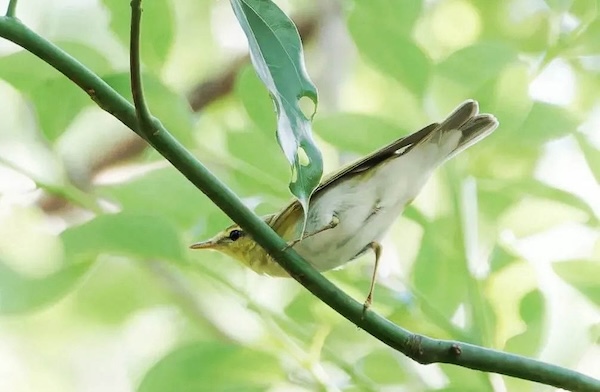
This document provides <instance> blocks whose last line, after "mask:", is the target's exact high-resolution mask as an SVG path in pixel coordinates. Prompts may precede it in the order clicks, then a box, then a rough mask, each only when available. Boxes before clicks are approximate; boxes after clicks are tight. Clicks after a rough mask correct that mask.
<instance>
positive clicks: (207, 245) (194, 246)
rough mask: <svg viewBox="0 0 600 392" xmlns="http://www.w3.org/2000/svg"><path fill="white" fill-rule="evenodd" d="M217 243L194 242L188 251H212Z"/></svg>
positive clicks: (208, 241)
mask: <svg viewBox="0 0 600 392" xmlns="http://www.w3.org/2000/svg"><path fill="white" fill-rule="evenodd" d="M216 245H217V243H216V242H215V241H213V240H207V241H202V242H196V243H195V244H192V245H190V249H214V248H215V247H216Z"/></svg>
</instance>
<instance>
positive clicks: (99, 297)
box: [71, 257, 202, 325]
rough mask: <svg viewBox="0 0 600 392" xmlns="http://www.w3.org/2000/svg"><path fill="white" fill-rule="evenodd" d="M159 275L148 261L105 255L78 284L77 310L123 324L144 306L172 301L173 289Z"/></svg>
mask: <svg viewBox="0 0 600 392" xmlns="http://www.w3.org/2000/svg"><path fill="white" fill-rule="evenodd" d="M165 268H166V266H165ZM157 275H158V274H157V273H152V272H151V271H150V268H148V266H147V265H145V263H135V262H131V260H129V259H126V260H124V259H123V258H122V257H119V258H102V259H101V260H99V261H98V262H97V263H96V264H95V265H94V268H93V269H92V270H91V271H90V273H89V274H88V276H87V277H86V279H85V281H84V282H83V283H82V284H81V285H79V286H78V288H77V291H76V295H74V296H73V298H72V301H71V304H72V306H73V310H74V311H75V312H76V313H77V315H78V317H82V318H83V317H85V318H87V319H88V320H89V321H92V322H94V323H103V324H114V325H118V324H121V325H122V324H123V323H126V322H127V319H129V318H130V317H132V315H134V314H135V313H136V312H138V311H140V310H144V309H148V308H151V307H155V306H162V305H165V304H172V302H171V301H172V300H173V298H172V292H169V290H168V289H167V287H166V286H165V284H164V282H162V281H161V279H157ZM107 288H110V289H107ZM198 290H202V288H201V287H199V288H198Z"/></svg>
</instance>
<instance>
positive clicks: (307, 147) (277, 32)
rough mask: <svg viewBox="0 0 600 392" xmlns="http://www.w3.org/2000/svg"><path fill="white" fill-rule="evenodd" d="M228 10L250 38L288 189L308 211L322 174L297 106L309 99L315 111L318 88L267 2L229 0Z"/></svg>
mask: <svg viewBox="0 0 600 392" xmlns="http://www.w3.org/2000/svg"><path fill="white" fill-rule="evenodd" d="M231 6H232V7H233V11H234V12H235V15H236V16H237V18H238V21H239V22H240V25H241V26H242V29H243V30H244V32H245V33H246V37H247V38H248V45H249V47H250V57H251V59H252V64H253V65H254V69H255V70H256V73H257V74H258V76H259V77H260V79H261V80H262V82H263V83H264V84H265V86H266V87H267V89H268V90H269V93H270V94H271V98H272V99H273V101H274V102H275V106H276V109H277V114H278V120H277V138H278V140H279V144H280V146H281V148H282V149H283V152H284V154H285V156H286V158H287V160H288V161H289V162H290V164H291V165H292V179H291V181H290V190H291V191H292V193H293V194H294V196H296V197H297V198H298V200H299V201H300V203H301V204H302V205H303V207H304V211H305V213H306V212H307V210H308V203H309V199H310V196H311V195H312V192H313V191H314V189H315V188H316V187H317V186H318V185H319V182H320V180H321V176H322V174H323V160H322V157H321V152H320V151H319V149H318V148H317V146H316V145H315V142H314V140H313V137H312V130H311V120H310V119H309V118H307V116H306V115H305V114H304V113H303V112H302V109H301V107H300V99H301V98H304V97H307V98H309V99H310V100H311V101H312V102H313V103H314V106H315V108H316V104H317V89H316V87H315V86H314V85H313V83H312V82H311V81H310V79H309V77H308V75H307V73H306V71H305V66H304V61H303V53H302V44H301V42H300V37H299V35H298V30H297V29H296V26H294V24H293V22H292V21H291V20H290V19H289V18H288V17H287V16H286V15H285V13H283V11H281V9H279V8H278V7H277V6H276V5H275V4H274V3H273V2H271V1H270V0H231Z"/></svg>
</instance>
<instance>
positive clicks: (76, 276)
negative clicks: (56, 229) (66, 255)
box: [0, 261, 92, 314]
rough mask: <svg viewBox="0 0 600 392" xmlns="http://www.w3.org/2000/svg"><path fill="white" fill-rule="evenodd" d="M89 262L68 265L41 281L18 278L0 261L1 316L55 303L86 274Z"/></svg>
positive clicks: (40, 279)
mask: <svg viewBox="0 0 600 392" xmlns="http://www.w3.org/2000/svg"><path fill="white" fill-rule="evenodd" d="M91 265H92V263H91V262H90V261H85V262H77V263H73V264H71V265H67V266H65V267H63V268H61V269H60V270H58V271H57V272H55V273H53V274H50V275H48V276H45V277H42V278H38V277H35V278H32V277H27V276H24V275H21V274H19V273H17V272H15V271H14V270H12V269H11V268H9V267H8V266H6V265H5V264H3V263H2V262H0V313H2V314H14V313H23V312H27V311H31V310H34V309H37V308H40V307H43V306H46V305H49V304H52V303H54V302H56V301H57V300H58V299H60V298H62V297H63V296H65V295H66V294H67V293H69V292H70V291H71V290H72V289H73V287H74V286H75V285H76V284H77V283H78V282H79V281H80V280H81V278H82V277H83V276H84V275H85V274H86V273H87V272H88V270H89V269H90V267H91Z"/></svg>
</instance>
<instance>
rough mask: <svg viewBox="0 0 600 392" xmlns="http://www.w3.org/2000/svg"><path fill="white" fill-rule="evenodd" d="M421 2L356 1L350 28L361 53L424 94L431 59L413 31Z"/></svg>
mask: <svg viewBox="0 0 600 392" xmlns="http://www.w3.org/2000/svg"><path fill="white" fill-rule="evenodd" d="M421 6H422V5H421V2H420V1H393V0H377V1H364V0H361V1H357V2H356V6H355V7H354V8H353V10H352V12H351V13H350V16H349V19H348V29H349V31H350V34H351V36H352V39H353V40H354V42H355V44H356V46H357V48H358V50H359V51H360V53H361V54H362V55H363V56H364V57H365V58H366V59H367V60H369V61H370V62H371V63H372V64H373V65H374V66H375V67H376V68H377V69H378V70H379V71H381V72H383V73H384V74H386V75H389V76H391V77H393V78H394V79H396V80H398V81H399V82H400V83H402V84H403V85H404V86H406V87H407V88H408V89H409V90H410V91H411V92H413V93H414V94H416V95H417V96H419V97H421V96H422V95H423V94H424V91H425V89H426V88H427V81H428V78H429V73H430V69H431V61H430V59H429V58H428V57H427V56H426V55H425V53H424V52H423V51H422V50H421V49H420V48H419V47H418V46H417V45H416V44H415V43H414V40H413V39H412V38H411V36H410V32H411V31H412V28H413V26H414V24H415V22H416V20H417V18H418V16H419V14H420V12H421Z"/></svg>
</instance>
